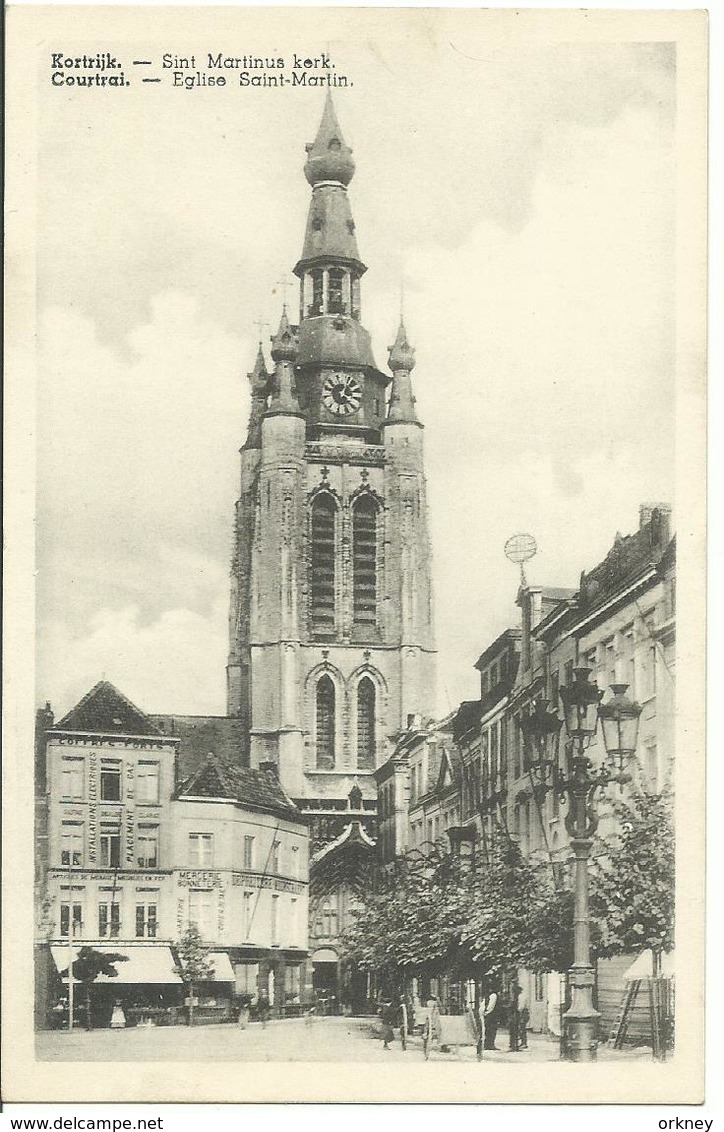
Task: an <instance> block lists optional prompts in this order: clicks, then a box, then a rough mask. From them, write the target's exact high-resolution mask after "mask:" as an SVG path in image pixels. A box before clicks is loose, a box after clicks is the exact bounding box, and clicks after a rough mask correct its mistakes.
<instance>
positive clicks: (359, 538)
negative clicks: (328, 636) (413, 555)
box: [352, 495, 377, 630]
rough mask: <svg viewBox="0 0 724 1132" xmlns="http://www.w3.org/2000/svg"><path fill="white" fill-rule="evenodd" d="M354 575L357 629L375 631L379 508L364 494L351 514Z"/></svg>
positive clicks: (354, 610)
mask: <svg viewBox="0 0 724 1132" xmlns="http://www.w3.org/2000/svg"><path fill="white" fill-rule="evenodd" d="M352 556H353V564H352V574H353V612H354V624H355V628H357V629H361V630H365V629H374V627H375V625H376V623H377V506H376V504H375V501H374V499H372V497H371V496H369V495H362V496H361V497H360V498H359V499H358V500H357V502H356V503H355V505H354V511H353V513H352Z"/></svg>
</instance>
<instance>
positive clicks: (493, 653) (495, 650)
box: [474, 629, 521, 669]
mask: <svg viewBox="0 0 724 1132" xmlns="http://www.w3.org/2000/svg"><path fill="white" fill-rule="evenodd" d="M520 638H521V632H520V629H504V630H503V632H502V633H501V634H500V636H498V637H496V638H495V640H494V641H493V642H492V644H490V645H488V647H487V648H486V649H484V650H483V652H481V654H480V656H479V657H478V659H477V660H476V661H475V665H474V667H475V668H477V669H481V668H485V665H486V664H487V663H488V662H489V661H491V660H494V659H495V658H496V657H498V656H499V655H500V654H501V653H503V652H505V651H506V649H508V648H509V647H510V646H511V645H513V644H517V643H518V641H520Z"/></svg>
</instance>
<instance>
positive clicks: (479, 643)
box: [38, 39, 676, 712]
mask: <svg viewBox="0 0 724 1132" xmlns="http://www.w3.org/2000/svg"><path fill="white" fill-rule="evenodd" d="M457 46H458V47H459V46H461V45H457ZM393 47H394V45H393ZM462 47H463V49H464V50H465V51H466V53H467V54H468V55H470V56H471V58H469V59H467V60H465V59H461V58H458V57H457V56H456V58H455V61H454V62H455V65H454V66H452V64H451V63H450V61H449V60H448V58H447V56H446V55H445V56H444V57H443V55H441V51H442V50H443V49H442V48H441V47H440V45H439V44H437V45H431V46H430V50H429V60H428V61H429V65H430V68H432V71H431V73H433V71H434V73H435V74H437V75H438V76H440V77H444V79H445V82H442V81H441V82H435V83H429V84H426V83H425V82H424V81H421V74H420V71H419V66H418V67H417V69H416V70H415V73H413V71H412V70H409V71H408V70H405V69H404V68H402V69H401V68H400V66H399V58H400V57H399V50H398V47H394V50H393V48H392V47H389V45H377V48H378V52H379V53H380V56H381V58H382V61H383V63H384V62H385V61H387V62H389V59H388V58H387V54H386V53H389V52H390V51H391V52H392V54H391V56H390V58H391V59H393V60H397V63H396V65H395V66H382V67H377V65H376V64H375V69H374V76H375V85H374V87H370V89H368V90H367V93H366V94H365V97H364V101H362V100H360V101H355V99H354V98H353V97H352V96H351V94H350V93H349V92H347V93H346V94H345V96H344V98H340V99H339V103H340V105H339V111H340V117H341V119H342V123H343V129H344V131H345V134H346V135H347V137H348V139H349V140H350V141H351V143H352V144H353V145H354V147H355V156H356V159H357V164H358V173H357V176H356V179H355V181H354V182H353V184H352V188H351V196H352V205H353V210H354V213H355V218H356V221H357V228H358V232H359V237H360V247H361V251H362V254H363V256H364V257H365V258H366V259H367V261H368V262H369V263H370V272H369V274H368V275H367V276H366V277H365V279H364V282H363V321H364V322H365V325H367V326H368V327H369V329H370V330H371V331H372V333H373V339H374V341H375V344H376V356H377V360H378V363H384V361H385V360H386V351H385V349H384V347H385V346H386V345H387V344H389V343H390V342H391V341H392V339H393V336H394V330H395V322H396V319H397V312H398V309H399V280H400V278H401V277H404V279H405V282H406V320H407V323H408V329H409V331H410V333H411V335H412V338H413V340H414V344H415V346H416V347H417V358H418V365H417V368H416V370H415V375H414V379H415V388H416V392H417V397H418V409H419V412H420V417H421V419H422V420H423V422H424V423H425V426H426V431H425V444H426V453H427V473H428V481H429V495H430V511H431V524H432V535H433V559H434V574H435V583H436V593H437V623H438V643H439V649H440V674H441V679H440V687H441V699H440V705H439V707H440V709H441V710H444V709H446V708H447V707H448V706H449V704H450V705H454V703H455V702H456V701H457V700H459V699H460V698H462V697H464V696H467V695H473V694H475V673H474V671H473V670H472V668H471V667H470V666H471V664H472V662H473V661H474V660H475V659H476V657H477V655H478V653H479V652H480V651H481V650H482V648H484V647H485V645H486V644H487V643H488V642H489V641H490V640H491V639H492V637H493V636H494V635H495V634H497V633H498V632H499V631H501V630H502V629H503V628H505V627H506V626H507V625H509V624H512V623H514V621H515V617H516V609H515V605H514V598H515V592H516V587H517V572H516V570H515V568H514V567H513V566H511V564H509V563H508V562H507V561H506V560H505V558H504V557H503V553H502V547H503V544H504V542H505V539H506V538H507V537H508V536H509V535H510V534H512V533H514V532H515V531H518V530H528V531H530V532H531V533H533V534H534V535H535V537H536V538H537V540H538V543H539V554H538V556H537V557H536V559H535V560H534V562H533V563H532V564H531V566H530V567H529V576H530V577H531V578H532V579H535V580H538V581H541V582H543V583H548V584H553V585H571V586H574V585H575V584H576V581H577V578H578V575H579V573H580V570H581V569H583V568H584V567H585V568H590V567H591V566H592V565H594V564H595V562H597V561H598V560H599V559H600V558H601V557H602V556H603V555H604V554H605V553H606V550H607V549H608V546H609V545H610V543H611V541H612V539H613V535H614V533H615V531H616V530H617V529H621V530H624V531H626V530H632V529H633V528H634V527H635V525H636V522H637V509H638V504H639V502H641V501H643V500H644V499H647V498H654V499H664V500H671V501H672V502H673V500H672V491H673V382H674V328H673V308H674V282H675V264H674V260H673V248H674V244H673V231H674V207H675V198H674V193H675V172H676V171H675V167H674V162H673V142H672V99H673V90H674V84H673V81H672V75H673V71H672V67H673V63H674V60H673V59H672V55H671V50H670V48H669V47H668V46H667V45H646V44H644V45H607V46H606V47H605V48H604V47H602V46H599V47H595V48H593V47H591V48H588V49H585V50H584V49H581V48H565V47H559V48H555V49H551V50H547V51H539V52H537V53H536V54H532V53H528V54H526V55H521V54H515V53H508V54H505V53H497V54H495V55H494V57H492V58H491V57H490V54H489V53H487V54H486V50H485V47H484V44H482V43H481V42H475V41H474V39H473V40H472V41H471V42H470V43H468V44H466V45H462ZM354 50H357V51H358V53H359V59H364V60H365V66H366V67H367V68H368V69H369V67H370V65H371V64H370V48H369V46H368V45H358V47H357V48H355V49H354ZM445 50H447V49H445ZM396 52H397V54H396ZM450 52H451V53H452V52H453V49H452V48H451V49H450ZM458 55H459V52H458ZM418 63H419V59H418ZM435 68H437V70H435ZM370 73H371V72H370ZM466 91H467V92H468V93H467V94H466ZM471 91H472V92H474V96H473V95H472V94H470V93H469V92H471ZM216 105H219V106H221V105H222V104H221V103H217V104H216ZM184 106H185V114H184V116H183V117H182V119H180V118H179V115H178V102H177V101H172V102H171V101H160V102H159V107H158V116H157V117H156V118H155V119H154V120H153V122H149V121H146V120H144V121H143V122H142V123H140V125H139V122H140V119H139V115H137V114H128V115H126V116H124V117H123V119H122V120H120V119H119V121H118V131H119V132H118V133H117V135H115V148H114V149H113V151H112V152H109V151H108V150H107V149H105V148H104V147H103V146H100V145H99V141H98V139H99V137H100V136H103V137H105V138H107V137H108V131H107V127H106V121H105V115H106V114H107V110H105V109H104V110H103V111H102V113H101V110H100V109H98V107H96V108H95V109H94V108H93V107H92V106H89V105H88V104H86V109H85V111H84V116H83V118H82V119H81V118H78V119H76V120H75V121H73V120H72V119H71V118H70V116H69V115H68V114H67V107H66V111H65V116H64V117H63V119H62V122H63V129H62V130H61V129H59V122H58V120H56V119H55V118H54V117H53V115H54V114H55V110H53V111H51V112H49V113H50V116H49V117H48V119H47V121H46V124H45V129H46V136H47V138H48V139H49V140H48V146H47V148H46V149H44V150H43V152H44V153H45V160H46V162H47V163H48V169H50V168H51V167H52V168H53V169H54V170H55V173H54V175H53V177H52V179H51V177H50V176H49V174H48V172H46V174H45V179H44V183H45V185H46V191H47V195H46V197H45V199H44V201H43V202H42V209H43V217H44V222H43V230H44V232H45V233H47V240H44V243H43V256H42V259H41V264H40V270H39V276H40V287H39V301H40V305H41V310H42V312H43V314H42V320H41V336H40V347H41V357H40V385H39V393H40V397H39V407H40V417H39V445H38V477H39V478H38V499H39V506H38V567H39V578H38V650H39V662H40V664H39V674H38V695H39V698H40V699H45V698H50V699H52V700H54V701H55V700H59V701H60V702H65V703H68V702H71V701H72V699H73V697H77V696H79V695H80V694H82V692H84V691H85V690H87V688H88V687H89V686H90V685H91V684H92V683H93V682H94V681H95V680H96V679H98V678H99V676H100V674H101V672H102V671H103V669H104V668H105V670H106V671H107V674H108V677H109V679H114V681H115V682H117V683H119V685H120V686H121V687H122V688H123V690H124V691H125V692H126V693H127V694H128V695H130V696H131V698H135V699H138V700H139V702H140V705H141V706H144V707H147V708H149V709H155V710H182V711H188V712H205V711H215V710H223V703H224V665H225V660H226V602H227V591H228V563H229V558H230V549H231V532H232V521H233V502H234V499H235V498H236V495H237V492H238V458H237V450H238V448H239V446H240V444H241V443H242V441H243V439H244V435H245V425H246V413H247V409H248V389H247V383H246V379H245V372H246V370H247V369H249V368H250V367H251V364H252V361H253V354H254V352H255V341H254V336H253V335H252V327H253V324H254V320H255V319H256V318H257V316H258V314H259V312H260V311H261V312H262V314H264V315H265V316H266V317H268V318H269V319H270V321H274V320H275V318H276V317H277V315H278V306H279V303H278V298H279V297H278V295H272V291H273V290H274V287H275V284H276V281H277V280H278V279H279V278H280V272H281V271H282V270H283V268H284V266H285V265H286V266H287V268H288V267H289V266H290V265H291V264H292V263H293V262H294V259H295V256H296V253H297V251H298V247H299V244H300V241H301V237H302V231H303V221H304V215H305V212H306V207H307V203H308V195H307V192H306V190H305V188H304V183H303V181H302V176H301V165H302V161H303V149H302V143H303V142H304V141H305V140H307V136H310V137H311V136H312V135H313V132H314V128H315V127H316V117H317V111H318V108H317V106H316V103H315V104H314V108H313V109H312V103H311V102H310V103H308V104H307V106H308V108H307V110H306V111H305V112H304V113H305V114H306V116H307V121H308V126H307V128H306V133H305V132H304V130H302V134H301V135H300V126H299V122H300V117H301V116H300V112H299V110H295V112H294V113H293V114H291V113H290V107H289V105H288V104H286V103H283V102H279V103H276V102H273V101H272V100H267V101H266V103H265V105H264V108H263V110H262V111H261V112H259V111H258V105H257V106H256V109H252V108H251V104H249V103H244V102H241V103H239V104H238V106H237V107H236V109H235V111H234V114H235V117H234V120H233V128H231V126H230V121H231V118H230V117H229V112H228V111H227V110H222V111H219V115H218V117H216V118H214V117H213V116H209V113H208V106H207V105H206V104H204V103H202V102H200V101H198V100H194V99H192V100H190V101H189V100H187V101H186V102H185V103H184ZM391 107H393V108H394V111H395V113H394V114H391V113H390V108H391ZM377 122H385V123H386V126H385V129H384V130H380V129H377V128H375V127H374V123H377ZM54 130H55V133H54V132H53V131H54ZM181 141H183V143H184V144H183V147H180V142H181ZM71 149H72V150H73V152H74V155H75V160H74V162H73V163H67V162H62V161H60V160H59V158H60V156H61V155H62V154H63V153H66V152H69V151H70V150H71ZM250 154H253V155H254V156H253V160H250V159H249V155H250ZM121 163H122V165H123V177H119V169H120V166H121ZM260 170H263V171H264V172H263V173H260ZM149 176H150V177H151V178H152V180H153V184H154V187H155V191H154V192H153V193H148V192H147V191H145V189H144V184H145V183H146V182H147V180H148V178H149ZM51 180H52V193H51ZM205 201H209V202H211V201H213V207H208V208H207V207H204V206H203V202H205ZM139 202H141V203H139ZM242 331H243V333H242ZM461 594H464V595H465V599H464V601H461V598H460V595H461ZM448 696H449V704H448V699H447V697H448Z"/></svg>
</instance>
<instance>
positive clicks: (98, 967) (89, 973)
mask: <svg viewBox="0 0 724 1132" xmlns="http://www.w3.org/2000/svg"><path fill="white" fill-rule="evenodd" d="M127 962H128V956H127V955H120V954H118V953H117V952H113V951H111V952H109V951H96V950H95V948H93V947H81V949H80V951H79V952H78V957H77V958H76V960H75V962H74V963H73V978H74V980H75V981H76V982H77V983H80V985H81V986H83V987H84V988H85V1020H86V1026H87V1028H88V1029H89V1030H90V1029H91V987H92V986H93V983H94V982H95V981H96V979H97V978H98V976H99V975H105V977H106V978H107V979H117V978H118V971H117V970H116V968H115V964H116V963H127ZM67 974H68V968H67V967H66V969H65V971H63V972H61V977H65V976H66V975H67Z"/></svg>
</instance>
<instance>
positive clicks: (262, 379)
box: [246, 342, 268, 390]
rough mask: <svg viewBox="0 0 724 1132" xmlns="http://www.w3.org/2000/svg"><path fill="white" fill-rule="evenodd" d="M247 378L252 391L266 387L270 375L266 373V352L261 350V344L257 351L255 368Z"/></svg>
mask: <svg viewBox="0 0 724 1132" xmlns="http://www.w3.org/2000/svg"><path fill="white" fill-rule="evenodd" d="M246 376H247V377H248V378H249V384H250V385H251V387H252V390H255V389H257V388H258V387H259V386H260V385H266V382H267V378H268V374H267V372H266V362H265V361H264V351H263V350H262V348H261V342H260V343H259V348H258V349H257V351H256V359H255V361H254V368H253V369H252V370H251V372H250V373H248V374H247V375H246Z"/></svg>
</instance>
